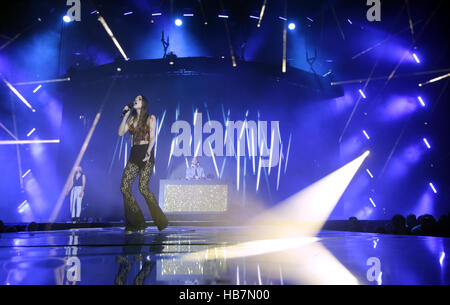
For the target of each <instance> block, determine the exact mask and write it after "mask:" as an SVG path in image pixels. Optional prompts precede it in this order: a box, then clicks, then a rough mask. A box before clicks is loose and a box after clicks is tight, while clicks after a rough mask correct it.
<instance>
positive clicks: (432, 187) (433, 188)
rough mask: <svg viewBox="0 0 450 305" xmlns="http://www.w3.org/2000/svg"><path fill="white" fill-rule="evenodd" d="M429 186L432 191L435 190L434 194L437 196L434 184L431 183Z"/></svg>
mask: <svg viewBox="0 0 450 305" xmlns="http://www.w3.org/2000/svg"><path fill="white" fill-rule="evenodd" d="M429 185H430V187H431V189H432V190H433V193H435V194H437V190H436V188H435V187H434V185H433V183H431V182H430V183H429Z"/></svg>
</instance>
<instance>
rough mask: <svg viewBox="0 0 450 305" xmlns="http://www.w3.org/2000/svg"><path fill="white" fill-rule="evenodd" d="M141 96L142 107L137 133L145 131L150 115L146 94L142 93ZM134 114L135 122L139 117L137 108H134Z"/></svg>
mask: <svg viewBox="0 0 450 305" xmlns="http://www.w3.org/2000/svg"><path fill="white" fill-rule="evenodd" d="M140 96H141V97H142V108H141V113H140V115H139V118H138V123H137V126H136V131H135V133H136V134H139V133H141V132H142V133H145V124H146V123H147V119H148V115H149V114H148V100H147V98H146V97H145V96H144V95H142V94H140ZM132 116H133V122H135V120H136V117H137V112H136V110H133V114H132Z"/></svg>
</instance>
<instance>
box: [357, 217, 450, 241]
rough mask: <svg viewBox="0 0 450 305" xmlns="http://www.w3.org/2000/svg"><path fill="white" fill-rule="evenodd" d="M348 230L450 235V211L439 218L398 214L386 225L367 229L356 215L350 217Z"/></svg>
mask: <svg viewBox="0 0 450 305" xmlns="http://www.w3.org/2000/svg"><path fill="white" fill-rule="evenodd" d="M348 230H349V231H352V232H370V233H382V234H399V235H427V236H442V237H450V213H449V214H446V215H442V216H441V217H439V219H438V220H436V218H434V217H433V215H430V214H425V215H421V216H419V217H416V215H414V214H409V215H408V216H406V218H405V217H404V216H403V215H400V214H397V215H394V217H392V219H391V220H390V221H389V222H388V223H386V224H385V225H384V226H376V227H373V228H366V229H364V227H363V224H362V223H361V221H359V220H358V219H357V218H356V217H350V218H349V225H348Z"/></svg>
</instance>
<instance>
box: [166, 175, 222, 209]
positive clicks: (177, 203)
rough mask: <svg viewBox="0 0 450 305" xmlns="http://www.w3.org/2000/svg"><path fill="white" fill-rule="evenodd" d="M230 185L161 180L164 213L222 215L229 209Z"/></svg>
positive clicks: (215, 181)
mask: <svg viewBox="0 0 450 305" xmlns="http://www.w3.org/2000/svg"><path fill="white" fill-rule="evenodd" d="M228 197H229V194H228V184H225V183H219V181H217V180H207V179H202V180H183V179H179V180H160V185H159V204H160V206H161V208H162V210H163V211H164V213H168V214H170V213H174V214H176V213H189V212H190V213H221V212H226V211H227V209H228Z"/></svg>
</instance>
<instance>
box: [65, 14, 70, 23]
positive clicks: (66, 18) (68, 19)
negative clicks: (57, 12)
mask: <svg viewBox="0 0 450 305" xmlns="http://www.w3.org/2000/svg"><path fill="white" fill-rule="evenodd" d="M63 20H64V22H65V23H69V22H71V21H72V18H70V17H69V16H67V15H65V16H64V17H63Z"/></svg>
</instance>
